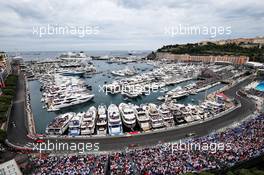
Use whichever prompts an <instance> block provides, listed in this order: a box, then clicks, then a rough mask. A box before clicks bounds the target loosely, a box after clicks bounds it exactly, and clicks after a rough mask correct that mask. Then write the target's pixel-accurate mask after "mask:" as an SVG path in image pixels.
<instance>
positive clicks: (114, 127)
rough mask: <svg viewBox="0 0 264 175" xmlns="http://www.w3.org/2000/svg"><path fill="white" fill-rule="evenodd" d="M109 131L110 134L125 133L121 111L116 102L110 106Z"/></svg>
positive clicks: (108, 111)
mask: <svg viewBox="0 0 264 175" xmlns="http://www.w3.org/2000/svg"><path fill="white" fill-rule="evenodd" d="M107 113H108V132H109V134H110V135H120V134H122V133H123V127H122V122H121V117H120V113H119V110H118V107H117V106H116V105H115V104H111V105H109V106H108V110H107Z"/></svg>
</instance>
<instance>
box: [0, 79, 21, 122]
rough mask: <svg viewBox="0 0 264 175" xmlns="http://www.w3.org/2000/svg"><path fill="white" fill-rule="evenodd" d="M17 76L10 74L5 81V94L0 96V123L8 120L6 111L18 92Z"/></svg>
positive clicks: (3, 90)
mask: <svg viewBox="0 0 264 175" xmlns="http://www.w3.org/2000/svg"><path fill="white" fill-rule="evenodd" d="M16 82H17V76H15V75H9V76H8V77H7V79H6V81H5V85H6V87H5V88H3V89H2V92H3V94H2V95H1V96H0V123H3V122H5V121H6V113H7V111H8V109H9V106H10V105H11V101H12V99H13V98H14V96H15V94H16V92H15V89H16Z"/></svg>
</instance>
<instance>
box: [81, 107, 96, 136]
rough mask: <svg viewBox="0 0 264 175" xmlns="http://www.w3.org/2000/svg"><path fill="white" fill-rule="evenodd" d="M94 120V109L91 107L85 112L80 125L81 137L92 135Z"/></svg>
mask: <svg viewBox="0 0 264 175" xmlns="http://www.w3.org/2000/svg"><path fill="white" fill-rule="evenodd" d="M95 118H96V108H95V107H94V106H92V107H90V108H89V109H88V110H87V112H86V113H85V115H84V116H83V120H82V124H81V134H82V135H88V134H90V135H91V134H94V130H95Z"/></svg>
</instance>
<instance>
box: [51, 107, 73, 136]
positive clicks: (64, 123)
mask: <svg viewBox="0 0 264 175" xmlns="http://www.w3.org/2000/svg"><path fill="white" fill-rule="evenodd" d="M74 116H75V113H73V112H69V113H65V114H61V115H59V116H57V117H56V118H54V120H53V121H52V122H51V123H50V124H49V125H48V126H47V128H46V134H50V135H62V134H64V132H65V131H66V130H67V129H68V127H69V121H70V120H71V119H72V118H73V117H74Z"/></svg>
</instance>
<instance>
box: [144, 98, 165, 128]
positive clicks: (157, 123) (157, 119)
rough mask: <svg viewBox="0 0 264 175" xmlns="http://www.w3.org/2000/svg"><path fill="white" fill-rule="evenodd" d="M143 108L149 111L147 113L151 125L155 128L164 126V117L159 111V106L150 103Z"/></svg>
mask: <svg viewBox="0 0 264 175" xmlns="http://www.w3.org/2000/svg"><path fill="white" fill-rule="evenodd" d="M143 109H145V110H146V111H147V115H148V116H149V118H150V122H151V126H152V128H153V129H157V128H162V127H164V124H163V119H162V117H161V116H160V114H159V111H158V110H157V106H156V105H155V104H153V103H150V104H148V105H147V106H144V108H143Z"/></svg>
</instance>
